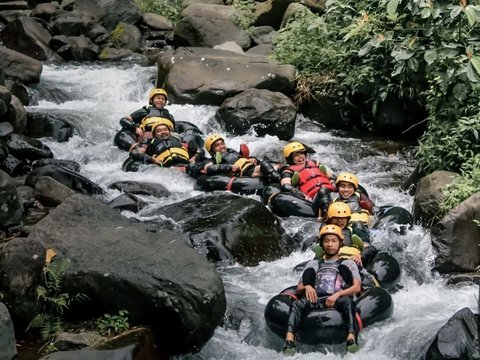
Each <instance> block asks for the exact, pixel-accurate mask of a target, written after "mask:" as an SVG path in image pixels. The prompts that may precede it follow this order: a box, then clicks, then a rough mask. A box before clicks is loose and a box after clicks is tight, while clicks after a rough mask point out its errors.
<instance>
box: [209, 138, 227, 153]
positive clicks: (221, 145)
mask: <svg viewBox="0 0 480 360" xmlns="http://www.w3.org/2000/svg"><path fill="white" fill-rule="evenodd" d="M211 151H212V153H214V154H215V153H217V152H218V153H224V152H225V151H227V145H225V142H224V141H223V139H218V140H217V141H215V142H214V143H213V144H212V148H211Z"/></svg>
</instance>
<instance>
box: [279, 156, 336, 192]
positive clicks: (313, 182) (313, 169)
mask: <svg viewBox="0 0 480 360" xmlns="http://www.w3.org/2000/svg"><path fill="white" fill-rule="evenodd" d="M287 169H288V170H290V171H292V172H298V175H299V177H300V180H299V181H298V184H297V186H298V188H299V189H300V191H301V192H303V193H304V194H306V195H307V196H309V197H310V198H313V197H314V196H315V195H316V194H317V192H318V190H320V188H322V187H325V188H327V189H329V190H332V191H335V188H334V187H333V185H332V184H331V183H330V179H329V178H328V177H327V176H326V175H325V174H324V173H323V172H321V171H320V169H319V168H318V166H317V164H316V163H315V162H314V161H312V160H307V161H306V163H305V166H302V165H291V166H289V167H288V168H287Z"/></svg>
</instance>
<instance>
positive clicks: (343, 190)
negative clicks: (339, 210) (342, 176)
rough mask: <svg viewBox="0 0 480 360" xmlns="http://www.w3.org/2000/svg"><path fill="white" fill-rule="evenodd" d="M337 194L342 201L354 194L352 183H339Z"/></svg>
mask: <svg viewBox="0 0 480 360" xmlns="http://www.w3.org/2000/svg"><path fill="white" fill-rule="evenodd" d="M337 187H338V193H339V194H340V196H341V197H342V199H348V198H350V196H352V195H353V194H354V193H355V186H353V184H352V183H349V182H346V181H340V182H339V183H338V184H337Z"/></svg>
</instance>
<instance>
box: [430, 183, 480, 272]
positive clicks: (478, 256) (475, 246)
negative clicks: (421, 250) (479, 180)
mask: <svg viewBox="0 0 480 360" xmlns="http://www.w3.org/2000/svg"><path fill="white" fill-rule="evenodd" d="M478 219H480V192H478V193H475V194H474V195H472V196H470V197H469V198H468V199H466V200H465V201H463V202H462V203H460V204H459V205H458V206H456V207H455V208H453V209H452V210H450V211H449V212H448V213H447V215H445V217H444V218H443V219H442V220H441V221H439V222H438V223H437V224H435V225H434V226H433V227H432V245H433V248H434V250H435V251H436V257H435V269H436V270H438V271H439V272H442V273H450V272H458V271H463V272H465V271H467V272H468V271H474V270H475V269H476V268H477V267H478V266H480V227H479V226H478V224H477V223H475V222H474V221H475V220H477V221H478Z"/></svg>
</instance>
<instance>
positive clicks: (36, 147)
mask: <svg viewBox="0 0 480 360" xmlns="http://www.w3.org/2000/svg"><path fill="white" fill-rule="evenodd" d="M7 146H8V151H9V152H10V154H12V155H13V156H15V157H16V158H17V159H22V160H23V159H28V160H38V159H43V158H53V153H52V150H51V149H50V148H49V147H48V146H47V145H45V144H44V143H42V142H41V141H40V140H37V139H32V138H30V137H28V136H25V135H20V134H11V135H10V136H9V139H8V140H7Z"/></svg>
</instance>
